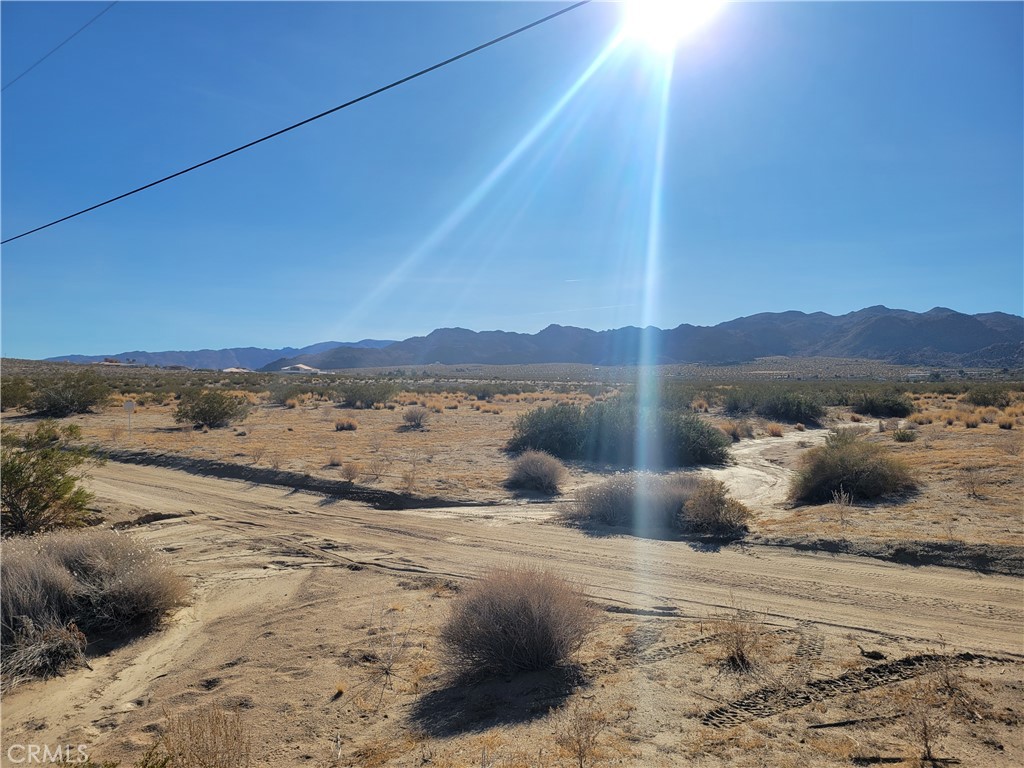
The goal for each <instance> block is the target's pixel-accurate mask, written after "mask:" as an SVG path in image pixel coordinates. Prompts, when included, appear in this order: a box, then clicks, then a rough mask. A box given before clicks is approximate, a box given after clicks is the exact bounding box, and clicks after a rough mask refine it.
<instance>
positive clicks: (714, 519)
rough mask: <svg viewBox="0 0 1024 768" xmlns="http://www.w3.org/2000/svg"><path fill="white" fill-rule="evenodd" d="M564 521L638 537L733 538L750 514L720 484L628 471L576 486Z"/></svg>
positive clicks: (692, 478) (703, 480) (744, 527)
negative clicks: (623, 529)
mask: <svg viewBox="0 0 1024 768" xmlns="http://www.w3.org/2000/svg"><path fill="white" fill-rule="evenodd" d="M567 517H568V519H569V520H570V521H573V522H577V523H581V522H590V523H600V524H602V525H614V526H628V527H629V528H631V529H633V531H634V532H637V533H657V532H665V531H680V532H683V533H688V534H700V535H712V536H735V535H737V534H740V533H742V532H744V531H745V530H746V526H747V522H748V521H749V520H750V511H749V510H748V509H747V508H746V507H744V506H743V505H742V504H740V503H739V502H738V501H736V500H735V499H731V498H729V496H728V493H727V492H726V488H725V485H724V484H723V483H722V482H720V481H718V480H715V479H714V478H710V477H698V476H695V475H682V476H677V477H671V478H663V477H658V476H656V475H649V474H644V473H631V474H626V475H617V476H615V477H612V478H610V479H608V480H605V481H604V482H601V483H597V484H596V485H591V486H588V487H587V488H581V489H580V490H579V491H577V492H576V499H575V501H574V504H573V506H572V508H571V510H570V511H569V512H568V514H567Z"/></svg>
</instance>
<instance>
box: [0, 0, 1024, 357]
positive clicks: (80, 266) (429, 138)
mask: <svg viewBox="0 0 1024 768" xmlns="http://www.w3.org/2000/svg"><path fill="white" fill-rule="evenodd" d="M104 5H106V3H91V2H86V3H78V2H75V3H50V2H45V3H44V2H4V3H3V4H2V6H0V12H2V35H3V39H2V67H3V69H2V72H3V75H2V80H3V82H4V83H5V84H6V83H7V82H8V81H9V80H11V79H12V78H13V77H15V76H16V75H17V74H18V73H20V72H21V71H22V70H24V69H25V68H26V67H28V66H29V65H30V64H31V63H32V62H33V61H35V60H36V59H38V58H39V57H40V56H41V55H43V54H44V53H45V52H46V51H48V50H50V49H51V48H52V47H53V46H54V45H56V44H57V43H59V42H60V41H61V40H63V39H64V38H65V37H67V36H68V35H69V34H71V33H72V32H74V31H75V30H76V29H78V28H79V27H80V26H81V25H82V24H83V23H85V21H87V20H88V19H89V18H91V17H92V16H94V15H95V14H96V13H98V12H99V11H100V10H102V8H103V7H104ZM559 7H563V6H562V5H560V4H549V3H534V2H518V3H501V2H487V3H434V2H419V3H387V2H374V3H328V2H312V3H244V2H228V3H210V2H189V3H150V2H121V3H119V4H118V5H116V6H115V7H114V8H113V9H112V10H110V11H109V12H108V13H107V14H106V15H104V16H103V17H102V18H100V19H99V20H98V21H97V22H96V23H94V24H93V25H92V26H90V27H89V28H88V29H86V30H85V31H84V32H82V33H81V34H80V35H79V36H78V37H76V38H75V39H74V40H72V41H71V42H70V43H68V44H67V45H65V46H64V47H63V48H61V49H60V50H59V51H57V52H56V53H55V54H53V55H52V56H51V57H50V58H49V59H47V60H46V61H45V62H43V63H42V64H40V65H39V66H38V67H36V68H35V69H34V70H33V71H32V72H30V73H29V74H28V75H26V76H25V77H23V78H22V79H21V80H19V81H18V82H16V83H14V84H13V85H11V86H10V87H9V88H7V90H5V91H4V92H3V96H2V110H3V111H2V140H3V144H2V151H3V155H2V161H3V164H2V174H3V176H2V206H3V209H2V213H3V219H2V231H3V237H4V238H7V237H11V236H13V235H16V234H18V233H20V232H22V231H24V230H26V229H29V228H32V227H34V226H38V225H39V224H42V223H45V222H46V221H49V220H50V219H53V218H57V217H59V216H63V215H66V214H68V213H71V212H73V211H75V210H78V209H80V208H83V207H85V206H87V205H91V204H93V203H96V202H99V201H100V200H103V199H105V198H107V197H111V196H113V195H116V194H119V193H121V192H124V191H127V190H128V189H131V188H133V187H135V186H138V185H141V184H144V183H146V182H148V181H151V180H154V179H156V178H159V177H161V176H163V175H166V174H168V173H172V172H174V171H176V170H179V169H180V168H182V167H184V166H187V165H190V164H192V163H194V162H197V161H200V160H203V159H206V158H207V157H209V156H212V155H214V154H217V153H219V152H222V151H225V150H227V149H230V148H232V147H234V146H236V145H238V144H241V143H244V142H246V141H249V140H251V139H254V138H257V137H259V136H261V135H263V134H265V133H269V132H271V131H273V130H277V129H279V128H282V127H284V126H286V125H288V124H290V123H292V122H295V121H297V120H299V119H302V118H304V117H307V116H310V115H312V114H315V113H317V112H319V111H322V110H324V109H327V108H329V107H332V106H334V105H336V104H338V103H341V102H343V101H345V100H347V99H349V98H351V97H354V96H357V95H359V94H361V93H363V92H364V91H367V90H370V89H372V88H374V87H377V86H379V85H382V84H385V83H387V82H389V81H391V80H393V79H396V78H398V77H401V76H403V75H405V74H408V73H410V72H412V71H414V70H416V69H419V68H421V67H424V66H427V65H430V64H433V63H435V62H436V61H438V60H440V59H443V58H445V57H447V56H449V55H452V54H454V53H458V52H460V51H461V50H463V49H465V48H469V47H471V46H473V45H475V44H477V43H479V42H483V41H485V40H487V39H489V38H491V37H494V36H496V35H498V34H501V33H504V32H506V31H508V30H510V29H512V28H514V27H516V26H518V25H520V24H523V23H525V22H527V21H530V20H532V19H534V18H538V17H540V16H543V15H545V14H546V13H549V12H551V11H553V10H556V9H557V8H559ZM619 23H620V9H619V7H618V6H617V5H615V4H612V3H596V4H593V5H591V6H587V7H584V8H581V9H579V10H576V11H573V12H572V13H569V14H567V15H565V16H562V17H560V18H559V19H557V20H555V21H552V22H550V23H548V24H545V25H543V26H542V27H540V28H537V29H534V30H531V31H529V32H527V33H525V34H523V35H521V36H519V37H517V38H515V39H513V40H510V41H508V42H505V43H502V44H501V45H499V46H497V47H495V48H491V49H488V50H487V51H484V52H482V53H480V54H477V55H475V56H473V57H471V58H469V59H466V60H463V61H461V62H458V63H456V64H454V65H452V66H450V67H447V68H445V69H443V70H440V71H438V72H435V73H432V74H430V75H428V76H426V77H424V78H421V79H419V80H417V81H415V82H413V83H410V84H408V85H406V86H403V87H401V88H399V89H395V90H393V91H390V92H388V93H386V94H383V95H381V96H379V97H376V98H374V99H372V100H370V101H367V102H365V103H362V104H360V105H358V106H356V107H353V108H351V109H348V110H344V111H342V112H340V113H337V114H335V115H333V116H330V117H328V118H325V119H323V120H321V121H319V122H317V123H314V124H312V125H309V126H307V127H305V128H302V129H299V130H297V131H295V132H292V133H290V134H287V135H286V136H283V137H281V138H279V139H275V140H274V141H272V142H268V143H265V144H263V145H260V146H258V147H256V148H254V149H252V150H249V151H247V152H244V153H241V154H239V155H236V156H233V157H231V158H228V159H226V160H224V161H221V162H219V163H217V164H215V165H212V166H210V167H207V168H204V169H201V170H199V171H196V172H195V173H192V174H189V175H188V176H185V177H183V178H180V179H177V180H174V181H172V182H170V183H168V184H165V185H162V186H161V187H158V188H155V189H152V190H149V191H147V192H144V193H142V194H140V195H137V196H135V197H133V198H130V199H127V200H124V201H121V202H119V203H115V204H113V205H110V206H108V207H106V208H104V209H101V210H98V211H95V212H93V213H91V214H87V215H85V216H82V217H80V218H78V219H75V220H73V221H69V222H66V223H64V224H61V225H59V226H56V227H53V228H51V229H49V230H46V231H44V232H40V233H38V234H35V235H32V236H30V237H27V238H24V239H22V240H18V241H16V242H13V243H10V244H8V245H6V246H4V247H3V253H2V258H3V267H2V279H3V283H2V291H3V296H2V299H3V309H2V312H3V329H2V341H3V347H2V352H3V354H4V355H5V356H13V357H45V356H51V355H57V354H64V353H83V354H102V353H117V352H121V351H127V350H133V349H147V350H154V351H155V350H162V349H195V348H200V347H229V346H249V345H253V346H267V347H277V346H284V345H295V346H301V345H305V344H309V343H312V342H316V341H322V340H327V339H336V340H357V339H361V338H364V337H373V338H396V339H401V338H405V337H408V336H412V335H417V334H423V333H427V332H429V331H430V330H432V329H434V328H436V327H441V326H451V325H458V326H462V327H467V328H472V329H475V330H488V329H503V330H513V331H523V332H534V331H537V330H539V329H541V328H543V327H545V326H546V325H548V324H550V323H559V324H563V325H578V326H585V327H591V328H596V329H602V328H612V327H620V326H623V325H630V324H632V325H638V324H641V323H645V322H651V323H653V324H655V325H658V326H660V327H664V328H669V327H674V326H676V325H678V324H680V323H684V322H687V323H694V324H700V325H710V324H714V323H717V322H721V321H724V320H728V319H731V318H733V317H737V316H742V315H749V314H753V313H756V312H763V311H783V310H788V309H799V310H804V311H816V310H824V311H826V312H830V313H833V314H840V313H844V312H848V311H851V310H855V309H859V308H862V307H864V306H869V305H873V304H886V305H888V306H891V307H901V308H906V309H912V310H919V311H921V310H927V309H929V308H931V307H933V306H936V305H942V306H948V307H951V308H953V309H957V310H960V311H964V312H971V313H974V312H985V311H994V310H1001V311H1005V312H1013V313H1018V314H1019V313H1021V312H1022V302H1024V265H1022V254H1024V223H1022V210H1024V154H1022V135H1024V106H1022V93H1024V78H1022V61H1024V45H1022V37H1024V5H1022V4H1021V3H1016V2H999V3H979V2H972V3H948V2H942V3H938V2H936V3H927V2H913V3H883V2H872V3H838V2H829V3H824V2H823V3H795V2H785V3H741V4H733V5H731V6H729V7H728V8H726V10H725V11H724V12H723V13H722V14H721V15H719V16H718V17H717V18H716V19H715V21H714V22H713V23H712V24H711V25H710V26H708V27H706V28H705V29H704V30H702V31H701V32H700V34H699V35H697V36H696V37H695V38H694V39H692V40H691V41H690V42H689V43H688V44H687V45H685V46H684V47H682V48H680V49H679V50H678V51H677V53H676V55H675V57H674V61H673V62H672V65H673V67H672V79H671V83H670V85H669V86H668V90H667V99H666V100H665V102H664V103H663V100H662V95H663V94H664V93H666V91H665V90H664V77H665V74H666V71H667V66H666V63H665V61H664V60H663V59H661V58H659V57H658V56H657V55H656V54H654V53H652V52H651V51H649V50H647V49H645V48H643V47H641V46H638V45H636V44H634V43H632V42H628V43H625V44H623V45H621V46H619V47H618V48H616V49H615V50H614V51H611V52H609V51H608V50H607V49H608V46H609V43H610V41H611V40H612V39H613V38H614V37H615V35H616V33H617V30H618V27H619ZM602 54H603V57H602ZM599 57H602V58H601V63H600V64H599V65H598V66H593V67H592V65H593V63H594V62H595V60H597V59H598V58H599ZM588 68H590V73H589V77H587V78H586V79H585V81H581V77H582V76H583V75H584V73H585V72H587V71H588ZM574 86H575V87H574ZM567 94H571V95H570V96H569V97H568V98H567ZM559 104H560V108H557V109H556V105H559ZM663 108H664V109H663ZM663 112H664V115H665V120H667V122H665V123H664V125H665V130H664V153H663V159H662V164H661V166H660V169H661V170H660V173H659V172H658V165H657V161H656V157H657V154H656V150H657V147H658V137H659V126H661V125H662V123H661V120H662V115H663ZM659 179H660V180H661V185H660V189H661V194H660V195H659V196H654V195H652V189H654V188H655V187H657V186H658V184H657V182H658V180H659ZM652 200H654V201H660V203H658V206H659V207H658V210H660V227H658V232H659V235H660V236H659V239H658V240H657V242H655V244H654V248H653V251H650V252H649V249H648V244H649V239H648V238H649V222H650V221H651V206H652ZM654 266H656V270H654V271H651V268H652V267H654ZM645 278H646V279H645Z"/></svg>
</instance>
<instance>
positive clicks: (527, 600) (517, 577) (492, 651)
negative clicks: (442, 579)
mask: <svg viewBox="0 0 1024 768" xmlns="http://www.w3.org/2000/svg"><path fill="white" fill-rule="evenodd" d="M595 616H596V614H595V611H594V609H593V608H592V607H591V605H590V604H589V603H588V602H587V600H586V598H585V597H584V595H583V592H582V591H581V590H580V589H579V587H577V586H576V585H574V584H571V583H570V582H568V581H566V580H565V579H563V578H561V577H560V576H558V575H556V574H555V573H552V572H550V571H546V570H540V569H535V568H527V567H510V568H499V569H495V570H492V571H490V572H489V573H487V574H486V575H485V576H484V577H483V578H481V579H480V580H479V581H478V582H476V583H475V584H473V585H472V586H471V587H469V588H468V589H466V590H465V591H463V592H462V593H460V594H459V595H458V596H457V597H456V598H455V599H454V601H453V602H452V604H451V609H450V611H449V614H448V617H447V619H446V621H445V623H444V626H442V627H441V635H440V642H441V647H442V649H443V653H444V656H445V661H446V663H447V664H448V666H449V668H450V669H452V670H455V671H457V673H458V674H459V675H466V676H469V677H492V676H495V677H497V676H507V675H514V674H518V673H521V672H528V671H533V670H542V669H550V668H552V667H556V666H559V665H562V664H565V663H567V662H568V661H569V660H570V659H571V658H572V657H573V656H574V655H575V654H576V652H577V651H579V649H580V647H581V646H582V645H583V643H584V641H585V640H586V639H587V636H588V635H589V634H590V633H591V631H593V629H594V627H595V624H596V618H595Z"/></svg>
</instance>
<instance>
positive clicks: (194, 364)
mask: <svg viewBox="0 0 1024 768" xmlns="http://www.w3.org/2000/svg"><path fill="white" fill-rule="evenodd" d="M389 344H394V341H384V340H379V339H363V340H362V341H321V342H320V343H318V344H310V345H309V346H308V347H301V348H296V347H284V348H283V349H263V348H260V347H232V348H231V349H197V350H194V351H169V352H143V351H141V350H140V351H135V352H121V353H120V354H116V355H62V356H60V357H48V358H46V359H47V361H48V362H60V363H101V362H104V361H109V360H119V361H120V362H123V363H127V362H132V363H137V364H138V365H156V366H168V365H183V366H185V367H187V368H211V369H213V370H223V369H224V368H249V369H250V370H256V369H258V368H262V367H263V366H265V365H266V364H267V363H270V362H273V361H274V360H278V359H280V358H281V357H295V356H298V355H316V354H321V353H323V352H327V351H328V350H331V349H335V348H338V347H353V348H365V349H375V348H378V347H386V346H388V345H389Z"/></svg>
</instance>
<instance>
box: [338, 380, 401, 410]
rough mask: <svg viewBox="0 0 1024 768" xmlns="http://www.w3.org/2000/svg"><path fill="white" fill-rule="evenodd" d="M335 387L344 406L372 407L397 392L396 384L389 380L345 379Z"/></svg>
mask: <svg viewBox="0 0 1024 768" xmlns="http://www.w3.org/2000/svg"><path fill="white" fill-rule="evenodd" d="M337 389H338V393H339V394H338V399H339V402H340V403H341V404H342V405H343V406H345V407H346V408H373V406H375V405H376V404H377V403H381V404H384V403H386V402H387V401H388V400H390V399H391V398H393V397H394V396H395V395H397V394H398V385H397V384H394V383H392V382H390V381H367V382H358V381H346V382H342V383H341V384H339V385H338V387H337Z"/></svg>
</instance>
